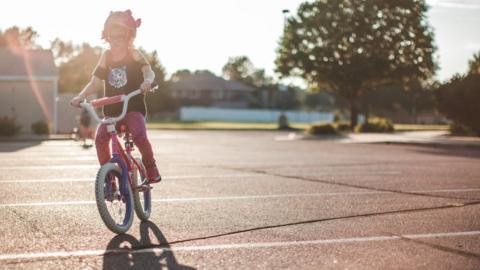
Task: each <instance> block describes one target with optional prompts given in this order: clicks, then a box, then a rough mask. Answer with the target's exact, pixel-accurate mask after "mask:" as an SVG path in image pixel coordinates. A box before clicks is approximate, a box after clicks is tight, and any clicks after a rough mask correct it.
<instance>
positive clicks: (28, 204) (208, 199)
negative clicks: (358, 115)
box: [0, 188, 480, 208]
mask: <svg viewBox="0 0 480 270" xmlns="http://www.w3.org/2000/svg"><path fill="white" fill-rule="evenodd" d="M478 191H480V188H470V189H442V190H416V191H409V192H424V193H443V192H478ZM392 193H394V192H389V191H350V192H322V193H287V194H270V195H245V196H221V197H192V198H166V199H153V200H152V202H167V203H169V202H173V203H174V202H201V201H221V200H251V199H275V198H288V197H321V196H345V195H352V196H353V195H372V194H375V195H382V194H392ZM88 204H95V201H63V202H62V201H59V202H30V203H5V204H0V208H4V207H31V206H67V205H88Z"/></svg>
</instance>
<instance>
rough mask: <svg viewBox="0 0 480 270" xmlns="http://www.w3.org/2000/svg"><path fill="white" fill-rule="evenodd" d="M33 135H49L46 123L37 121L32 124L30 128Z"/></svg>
mask: <svg viewBox="0 0 480 270" xmlns="http://www.w3.org/2000/svg"><path fill="white" fill-rule="evenodd" d="M31 128H32V131H33V133H35V134H38V135H46V134H50V130H49V128H48V125H47V123H45V122H44V121H38V122H35V123H33V124H32V126H31Z"/></svg>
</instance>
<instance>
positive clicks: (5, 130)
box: [0, 116, 22, 136]
mask: <svg viewBox="0 0 480 270" xmlns="http://www.w3.org/2000/svg"><path fill="white" fill-rule="evenodd" d="M21 129H22V127H21V126H20V125H18V124H17V120H16V119H15V118H13V117H8V116H3V117H0V136H15V135H17V134H18V133H19V132H20V130H21Z"/></svg>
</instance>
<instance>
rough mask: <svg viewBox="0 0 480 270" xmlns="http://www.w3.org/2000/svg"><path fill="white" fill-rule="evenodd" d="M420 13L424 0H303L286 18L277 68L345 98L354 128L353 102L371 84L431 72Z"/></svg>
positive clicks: (429, 48) (429, 38)
mask: <svg viewBox="0 0 480 270" xmlns="http://www.w3.org/2000/svg"><path fill="white" fill-rule="evenodd" d="M426 11H427V7H426V4H425V1H424V0H403V1H384V0H365V1H351V0H316V1H313V2H310V1H309V2H305V3H303V4H301V5H300V7H299V9H298V11H297V14H296V15H295V16H293V17H290V18H289V19H288V20H287V23H286V28H285V33H284V34H283V36H282V37H281V40H280V44H279V48H278V54H277V58H276V61H275V63H276V66H277V71H278V72H279V73H280V74H282V75H283V76H300V77H302V78H304V79H306V80H307V81H308V82H309V83H312V84H327V85H328V86H329V89H330V91H332V92H334V93H335V94H337V95H338V96H341V97H343V98H344V99H345V100H347V101H348V103H349V106H350V111H351V124H352V126H355V125H356V123H357V115H358V101H359V99H360V98H361V97H362V96H363V95H364V94H365V93H366V92H367V91H369V90H370V89H372V88H373V87H374V86H375V85H378V84H381V83H384V82H385V81H393V80H402V79H406V78H412V77H413V78H415V79H418V80H425V79H428V78H430V77H431V76H432V75H433V73H434V71H435V68H436V66H435V63H434V61H433V58H432V54H433V53H434V51H435V48H434V46H433V44H432V43H433V33H432V31H431V29H430V28H429V26H428V24H427V22H426V15H425V13H426Z"/></svg>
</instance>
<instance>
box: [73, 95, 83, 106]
mask: <svg viewBox="0 0 480 270" xmlns="http://www.w3.org/2000/svg"><path fill="white" fill-rule="evenodd" d="M83 99H84V98H83V97H81V96H76V97H74V98H72V100H70V105H71V106H72V107H75V108H80V107H81V106H80V103H82V101H83Z"/></svg>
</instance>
